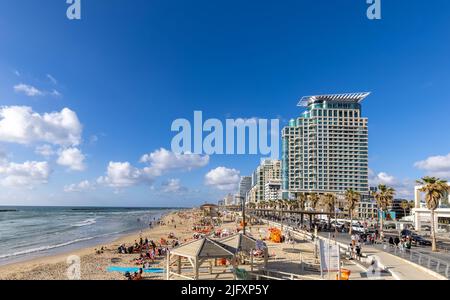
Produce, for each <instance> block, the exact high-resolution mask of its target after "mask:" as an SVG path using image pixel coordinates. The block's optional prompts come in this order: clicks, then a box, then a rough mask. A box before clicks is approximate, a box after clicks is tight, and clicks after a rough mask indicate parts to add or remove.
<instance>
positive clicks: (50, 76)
mask: <svg viewBox="0 0 450 300" xmlns="http://www.w3.org/2000/svg"><path fill="white" fill-rule="evenodd" d="M47 78H48V79H49V80H50V81H51V82H52V83H53V84H57V83H58V81H57V80H56V78H55V77H53V76H52V75H50V74H47Z"/></svg>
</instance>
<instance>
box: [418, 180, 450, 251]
mask: <svg viewBox="0 0 450 300" xmlns="http://www.w3.org/2000/svg"><path fill="white" fill-rule="evenodd" d="M417 183H418V184H420V185H422V187H421V188H420V189H419V191H421V192H424V193H425V202H426V204H427V208H428V209H429V210H430V213H431V240H432V246H431V250H432V251H437V248H436V229H435V226H434V223H435V222H434V211H435V209H436V208H437V207H438V206H439V200H441V199H442V198H443V197H444V196H445V195H446V192H447V191H448V190H449V186H448V185H447V181H446V180H441V179H439V178H436V177H428V176H426V177H424V178H422V179H421V180H417Z"/></svg>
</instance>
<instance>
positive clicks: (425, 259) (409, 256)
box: [372, 243, 450, 279]
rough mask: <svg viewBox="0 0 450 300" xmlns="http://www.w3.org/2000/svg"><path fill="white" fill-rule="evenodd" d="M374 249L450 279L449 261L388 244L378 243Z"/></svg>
mask: <svg viewBox="0 0 450 300" xmlns="http://www.w3.org/2000/svg"><path fill="white" fill-rule="evenodd" d="M372 247H375V248H377V249H380V250H383V251H385V252H388V253H390V254H393V255H395V256H398V257H401V258H403V259H406V260H408V261H410V262H413V263H415V264H418V265H420V266H422V267H424V268H427V269H429V270H431V271H433V272H436V273H438V274H439V275H442V276H444V277H446V278H447V279H450V262H448V261H445V260H442V259H439V258H437V257H434V256H431V255H428V254H425V253H422V252H419V251H417V250H413V249H407V248H400V247H398V246H395V245H391V244H388V243H376V244H374V245H372Z"/></svg>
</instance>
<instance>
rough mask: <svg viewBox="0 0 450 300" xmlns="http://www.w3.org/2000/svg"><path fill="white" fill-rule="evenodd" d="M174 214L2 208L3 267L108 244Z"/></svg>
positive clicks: (166, 210) (163, 210)
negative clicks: (165, 215) (163, 216)
mask: <svg viewBox="0 0 450 300" xmlns="http://www.w3.org/2000/svg"><path fill="white" fill-rule="evenodd" d="M173 210H176V209H175V208H100V207H12V206H8V207H6V206H0V265H5V264H9V263H14V262H19V261H24V260H28V259H32V258H36V257H42V256H47V255H53V254H58V253H64V252H69V251H72V250H76V249H80V248H84V247H88V246H93V245H98V244H102V243H108V242H111V241H113V240H115V239H117V238H118V237H120V236H122V235H125V234H128V233H131V232H135V231H139V230H143V229H146V228H148V227H149V224H150V223H151V222H152V221H154V220H157V219H159V218H160V217H161V216H162V215H163V214H166V213H169V212H170V211H173Z"/></svg>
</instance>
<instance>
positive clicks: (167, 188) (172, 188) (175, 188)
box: [161, 179, 188, 193]
mask: <svg viewBox="0 0 450 300" xmlns="http://www.w3.org/2000/svg"><path fill="white" fill-rule="evenodd" d="M161 188H162V191H163V192H164V193H182V192H187V190H188V189H187V188H186V187H184V186H182V185H181V181H180V179H169V180H167V181H165V182H163V183H162V184H161Z"/></svg>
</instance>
